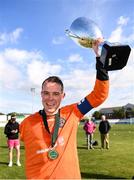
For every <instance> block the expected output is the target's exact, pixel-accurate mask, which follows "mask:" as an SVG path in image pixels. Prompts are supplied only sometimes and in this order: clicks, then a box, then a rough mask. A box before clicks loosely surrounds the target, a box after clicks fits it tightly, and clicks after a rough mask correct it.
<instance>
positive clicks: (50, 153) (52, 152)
mask: <svg viewBox="0 0 134 180" xmlns="http://www.w3.org/2000/svg"><path fill="white" fill-rule="evenodd" d="M58 156H59V154H58V152H57V151H56V150H55V149H51V150H49V151H48V157H49V159H51V160H55V159H57V158H58Z"/></svg>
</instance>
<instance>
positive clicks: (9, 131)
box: [4, 114, 21, 167]
mask: <svg viewBox="0 0 134 180" xmlns="http://www.w3.org/2000/svg"><path fill="white" fill-rule="evenodd" d="M4 133H5V134H6V136H7V138H8V140H7V144H8V148H9V164H8V166H9V167H12V165H13V149H14V148H15V149H16V155H17V162H16V164H17V166H21V164H20V141H19V123H18V122H16V115H14V114H13V115H11V119H10V120H9V121H8V123H7V124H6V126H5V129H4Z"/></svg>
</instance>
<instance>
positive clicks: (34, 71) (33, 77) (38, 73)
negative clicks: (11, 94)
mask: <svg viewBox="0 0 134 180" xmlns="http://www.w3.org/2000/svg"><path fill="white" fill-rule="evenodd" d="M60 71H61V66H60V65H53V64H50V63H49V62H45V61H38V60H34V61H32V62H31V63H30V64H28V66H27V74H28V79H29V80H30V81H31V82H32V83H33V84H35V85H38V86H40V85H41V83H42V82H43V80H44V79H45V78H47V77H48V76H50V75H53V74H59V73H60Z"/></svg>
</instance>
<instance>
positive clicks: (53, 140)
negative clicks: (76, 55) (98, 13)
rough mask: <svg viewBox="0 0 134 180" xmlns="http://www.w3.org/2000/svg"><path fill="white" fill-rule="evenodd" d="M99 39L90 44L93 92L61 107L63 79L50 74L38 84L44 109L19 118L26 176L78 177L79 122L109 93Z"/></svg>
mask: <svg viewBox="0 0 134 180" xmlns="http://www.w3.org/2000/svg"><path fill="white" fill-rule="evenodd" d="M99 43H100V42H98V40H96V42H94V45H93V50H94V52H95V55H96V69H97V73H96V81H95V85H94V88H93V90H92V92H89V93H88V94H87V96H85V97H84V98H83V99H82V100H80V101H79V102H76V103H73V104H69V105H66V106H64V107H61V102H62V100H63V99H64V97H65V92H64V85H63V82H62V80H61V79H60V78H59V77H57V76H50V77H48V78H47V79H45V80H44V81H43V83H42V86H41V98H42V105H43V109H42V110H40V111H38V112H35V113H34V114H32V115H30V116H28V117H27V118H25V119H24V120H23V121H22V122H21V124H20V137H21V140H22V141H23V142H24V147H25V154H26V162H25V163H26V178H27V179H81V174H80V168H79V160H78V155H77V138H76V135H77V130H78V122H79V121H80V120H81V119H82V117H83V116H84V115H85V114H86V113H88V112H89V111H90V110H91V109H93V108H95V107H97V106H99V105H100V104H102V103H103V102H104V101H105V99H106V98H107V97H108V93H109V76H108V72H107V71H106V69H104V67H103V64H102V63H101V61H100V57H99V53H98V51H99V48H98V46H99ZM74 78H75V77H74ZM89 83H90V82H89Z"/></svg>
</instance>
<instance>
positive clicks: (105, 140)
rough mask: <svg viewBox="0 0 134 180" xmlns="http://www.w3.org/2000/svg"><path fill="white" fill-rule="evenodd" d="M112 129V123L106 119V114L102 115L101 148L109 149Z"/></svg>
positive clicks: (100, 129)
mask: <svg viewBox="0 0 134 180" xmlns="http://www.w3.org/2000/svg"><path fill="white" fill-rule="evenodd" d="M110 129H111V126H110V123H109V122H108V120H107V119H106V116H105V115H102V116H101V121H100V124H99V131H100V136H101V148H102V149H104V148H105V147H106V149H109V131H110Z"/></svg>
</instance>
